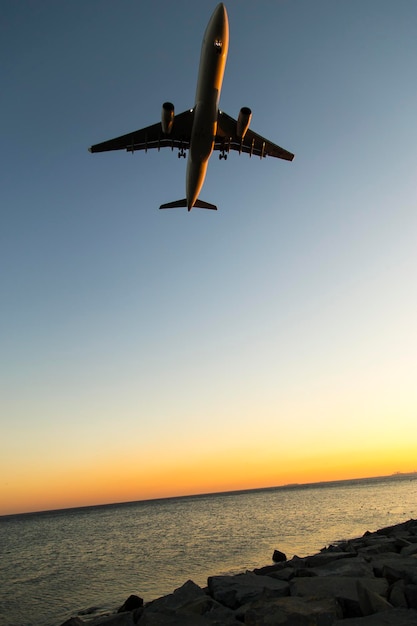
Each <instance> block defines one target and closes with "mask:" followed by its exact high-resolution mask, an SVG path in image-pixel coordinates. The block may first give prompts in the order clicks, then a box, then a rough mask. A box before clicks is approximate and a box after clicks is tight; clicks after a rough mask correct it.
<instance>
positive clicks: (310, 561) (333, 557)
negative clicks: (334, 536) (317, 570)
mask: <svg viewBox="0 0 417 626" xmlns="http://www.w3.org/2000/svg"><path fill="white" fill-rule="evenodd" d="M354 556H355V554H354V553H353V552H320V553H318V554H313V556H307V557H306V558H305V566H306V567H321V566H323V565H327V564H328V563H333V562H334V561H338V560H339V559H351V558H353V557H354Z"/></svg>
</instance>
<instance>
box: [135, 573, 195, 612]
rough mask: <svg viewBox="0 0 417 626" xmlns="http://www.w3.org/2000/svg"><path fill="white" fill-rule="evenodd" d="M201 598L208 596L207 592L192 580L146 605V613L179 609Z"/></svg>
mask: <svg viewBox="0 0 417 626" xmlns="http://www.w3.org/2000/svg"><path fill="white" fill-rule="evenodd" d="M199 598H206V594H205V592H204V591H203V589H202V588H201V587H199V586H198V585H196V584H195V583H194V582H193V581H192V580H187V582H186V583H184V584H183V585H181V587H178V589H175V591H174V593H170V594H169V595H167V596H163V597H162V598H158V599H157V600H153V602H150V603H149V604H147V605H146V606H145V611H146V613H149V612H162V611H166V610H168V611H178V610H180V609H183V608H184V607H186V606H187V605H188V604H191V603H193V602H195V600H197V599H199Z"/></svg>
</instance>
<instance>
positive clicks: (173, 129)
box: [89, 2, 294, 211]
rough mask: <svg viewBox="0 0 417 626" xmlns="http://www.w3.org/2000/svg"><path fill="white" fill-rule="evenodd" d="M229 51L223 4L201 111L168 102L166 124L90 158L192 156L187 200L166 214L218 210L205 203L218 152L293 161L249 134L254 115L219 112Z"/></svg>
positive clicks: (210, 41) (203, 75)
mask: <svg viewBox="0 0 417 626" xmlns="http://www.w3.org/2000/svg"><path fill="white" fill-rule="evenodd" d="M228 47H229V20H228V17H227V11H226V7H225V6H224V4H223V2H220V4H218V5H217V7H216V8H215V10H214V12H213V14H212V16H211V18H210V21H209V23H208V25H207V28H206V30H205V33H204V38H203V43H202V46H201V56H200V66H199V70H198V79H197V89H196V96H195V105H194V107H193V108H192V109H189V110H187V111H184V112H183V113H180V114H178V115H175V110H174V105H173V104H172V103H171V102H164V103H163V105H162V114H161V121H160V122H158V123H156V124H153V125H152V126H147V127H146V128H142V129H140V130H136V131H134V132H132V133H128V134H126V135H122V136H121V137H116V138H115V139H110V140H109V141H104V142H102V143H98V144H95V145H93V146H91V148H89V151H90V152H106V151H109V150H127V152H132V153H133V152H135V150H145V152H146V151H147V150H149V149H151V148H157V149H158V150H160V148H166V147H169V148H171V150H174V148H175V149H178V158H181V157H184V158H185V156H186V150H188V161H187V174H186V197H185V198H183V199H182V200H176V201H174V202H168V203H167V204H162V205H161V206H160V207H159V208H160V209H172V208H177V207H187V209H188V211H191V209H192V208H193V207H196V208H200V209H213V210H217V207H216V206H215V205H214V204H210V203H208V202H204V201H203V200H201V199H199V197H198V196H199V193H200V191H201V188H202V186H203V184H204V180H205V177H206V172H207V166H208V162H209V159H210V156H211V154H212V152H213V150H219V151H220V154H219V159H225V160H226V159H227V156H228V154H229V152H230V150H236V151H237V152H239V154H241V153H242V152H244V153H247V154H249V156H250V157H251V156H252V155H255V156H259V157H260V158H261V159H262V158H263V157H266V156H271V157H277V158H279V159H285V160H286V161H292V160H293V158H294V155H293V154H292V153H291V152H288V151H287V150H284V148H280V147H279V146H277V145H276V144H274V143H272V142H271V141H269V140H268V139H265V138H264V137H261V136H260V135H257V134H256V133H255V132H253V131H252V130H250V129H249V125H250V122H251V118H252V111H251V110H250V109H249V108H248V107H242V108H241V109H240V112H239V115H238V118H237V120H235V119H233V118H232V117H230V116H229V115H227V114H226V113H224V112H223V111H221V110H220V109H219V100H220V92H221V88H222V83H223V75H224V70H225V66H226V59H227V52H228Z"/></svg>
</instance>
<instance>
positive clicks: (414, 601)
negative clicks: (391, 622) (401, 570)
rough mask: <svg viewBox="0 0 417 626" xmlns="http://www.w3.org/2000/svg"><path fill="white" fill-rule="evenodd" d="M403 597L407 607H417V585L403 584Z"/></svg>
mask: <svg viewBox="0 0 417 626" xmlns="http://www.w3.org/2000/svg"><path fill="white" fill-rule="evenodd" d="M404 593H405V598H406V600H407V604H408V608H409V609H417V585H405V587H404Z"/></svg>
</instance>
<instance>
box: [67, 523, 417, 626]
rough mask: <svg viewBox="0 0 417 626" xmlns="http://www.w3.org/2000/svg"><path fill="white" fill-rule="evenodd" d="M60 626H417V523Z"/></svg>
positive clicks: (279, 558)
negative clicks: (205, 585)
mask: <svg viewBox="0 0 417 626" xmlns="http://www.w3.org/2000/svg"><path fill="white" fill-rule="evenodd" d="M273 560H274V561H276V562H275V563H274V564H273V565H267V566H265V567H262V568H260V569H255V570H254V571H248V572H246V573H242V574H236V575H233V576H232V575H231V576H210V577H209V579H208V581H207V587H206V588H204V589H203V588H201V587H199V586H198V585H196V584H195V583H193V582H192V581H191V580H189V581H188V582H186V583H185V584H184V585H182V587H179V588H178V589H176V590H175V591H174V593H172V594H170V595H167V596H164V597H162V598H158V599H157V600H153V601H152V602H149V603H147V604H144V603H143V600H142V599H141V598H139V597H138V596H130V597H129V598H128V599H127V600H126V602H125V603H124V605H123V606H122V607H120V609H119V611H118V612H117V613H114V614H112V615H107V616H101V617H94V618H90V619H89V620H82V619H81V618H80V617H79V616H77V617H73V618H71V619H70V620H67V621H66V622H64V624H62V625H61V626H84V625H85V624H88V625H89V626H135V625H136V624H139V626H210V625H211V626H233V625H234V626H237V625H238V624H247V625H248V626H275V625H276V626H278V625H279V626H417V520H413V519H411V520H409V521H407V522H404V523H402V524H397V525H395V526H389V527H387V528H382V529H380V530H377V531H376V532H372V533H371V532H369V531H367V532H365V534H364V535H363V536H362V537H360V538H357V539H350V540H347V541H339V542H337V543H336V544H333V545H330V546H327V547H325V548H323V549H322V550H321V551H320V552H319V553H317V554H314V555H312V556H307V557H303V558H299V557H297V556H294V557H293V558H292V559H290V560H287V558H286V556H285V554H283V553H282V552H280V551H279V550H276V551H275V552H274V555H273Z"/></svg>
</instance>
